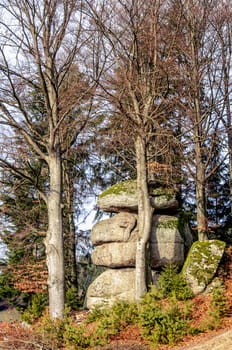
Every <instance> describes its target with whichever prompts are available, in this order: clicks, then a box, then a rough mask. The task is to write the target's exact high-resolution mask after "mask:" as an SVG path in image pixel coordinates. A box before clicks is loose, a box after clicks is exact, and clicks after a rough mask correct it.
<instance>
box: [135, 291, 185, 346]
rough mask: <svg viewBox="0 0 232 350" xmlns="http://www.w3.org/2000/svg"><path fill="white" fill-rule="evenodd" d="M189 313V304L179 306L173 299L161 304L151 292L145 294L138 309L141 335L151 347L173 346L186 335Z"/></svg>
mask: <svg viewBox="0 0 232 350" xmlns="http://www.w3.org/2000/svg"><path fill="white" fill-rule="evenodd" d="M150 294H152V295H151V296H150V297H149V295H150ZM190 311H191V308H190V307H189V304H188V307H187V305H186V304H184V305H183V306H179V305H178V303H177V302H176V300H175V299H167V300H165V302H161V301H160V300H158V299H157V298H154V295H153V292H152V293H147V295H146V296H145V297H144V299H143V302H142V303H141V305H140V308H139V325H140V326H141V329H142V335H143V336H144V337H145V338H146V339H148V340H149V341H150V342H151V343H152V344H153V345H157V344H158V343H162V344H175V343H176V342H178V341H180V340H181V339H182V338H183V336H184V335H185V334H187V333H188V329H189V324H190V323H189V316H190Z"/></svg>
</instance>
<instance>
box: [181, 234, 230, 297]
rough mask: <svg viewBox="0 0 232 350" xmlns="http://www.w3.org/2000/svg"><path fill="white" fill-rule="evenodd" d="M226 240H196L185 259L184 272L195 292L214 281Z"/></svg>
mask: <svg viewBox="0 0 232 350" xmlns="http://www.w3.org/2000/svg"><path fill="white" fill-rule="evenodd" d="M225 246H226V244H225V242H222V241H219V240H210V241H205V242H199V241H198V242H194V243H193V245H192V247H191V249H190V250H189V253H188V256H187V258H186V260H185V263H184V266H183V269H182V274H183V276H184V277H185V279H186V281H187V283H188V285H189V286H190V287H191V289H192V291H193V294H194V295H197V294H199V293H201V292H203V291H204V290H205V289H206V287H207V286H208V284H209V283H210V282H211V281H212V279H213V277H214V275H215V273H216V271H217V269H218V265H219V263H220V261H221V258H222V256H223V254H224V250H225Z"/></svg>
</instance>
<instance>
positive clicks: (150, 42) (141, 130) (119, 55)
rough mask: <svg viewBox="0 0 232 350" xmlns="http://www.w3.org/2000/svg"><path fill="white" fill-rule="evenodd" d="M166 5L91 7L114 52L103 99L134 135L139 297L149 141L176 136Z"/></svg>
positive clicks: (147, 220)
mask: <svg viewBox="0 0 232 350" xmlns="http://www.w3.org/2000/svg"><path fill="white" fill-rule="evenodd" d="M167 8H168V3H167V2H166V1H155V0H154V1H153V0H151V1H140V0H138V1H129V2H128V1H127V2H124V1H120V2H110V3H109V2H107V1H106V2H104V6H102V8H101V9H100V11H99V12H98V8H96V9H94V8H92V11H93V13H94V15H95V19H96V24H97V26H98V31H101V32H102V33H103V34H104V36H105V40H106V41H105V47H106V48H109V51H110V54H109V57H110V63H111V69H109V71H108V73H109V74H108V75H106V76H105V80H104V83H102V87H103V91H104V92H105V93H104V99H107V100H108V101H109V104H110V106H112V118H114V119H115V120H117V122H118V123H121V125H122V128H123V130H124V133H123V135H126V134H127V138H126V139H127V140H128V135H129V140H130V141H131V142H130V141H129V142H130V144H133V147H134V157H135V163H136V170H137V171H136V173H137V193H138V227H139V241H138V244H137V251H136V298H137V299H139V298H140V297H141V295H142V294H143V293H144V292H145V291H146V288H147V275H146V273H147V271H146V266H147V264H146V259H147V257H146V250H147V245H148V242H149V237H150V230H151V222H152V213H153V209H152V207H151V204H150V198H149V190H148V167H147V163H148V162H149V161H150V162H152V161H153V160H156V158H155V156H156V154H155V153H154V152H153V153H152V155H151V153H150V152H149V146H150V148H151V145H152V143H153V142H158V139H159V136H158V135H160V134H162V135H163V137H162V142H163V143H164V144H165V145H166V144H170V143H171V142H172V139H173V133H171V132H167V128H166V126H167V119H166V118H167V116H168V115H169V112H170V111H171V106H172V99H171V98H170V96H171V91H170V84H169V73H170V71H173V70H174V66H175V64H174V61H173V59H172V57H171V52H172V45H173V40H174V37H175V33H171V34H170V32H169V33H168V31H167V30H166V29H167V27H166V25H165V18H166V12H167ZM170 115H171V114H170ZM156 145H157V143H156ZM157 149H158V147H157ZM164 149H165V147H164ZM153 150H154V148H153ZM164 153H165V152H164ZM159 156H160V158H161V156H162V154H161V152H160V150H159ZM163 157H165V156H164V154H163Z"/></svg>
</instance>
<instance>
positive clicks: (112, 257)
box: [92, 242, 136, 268]
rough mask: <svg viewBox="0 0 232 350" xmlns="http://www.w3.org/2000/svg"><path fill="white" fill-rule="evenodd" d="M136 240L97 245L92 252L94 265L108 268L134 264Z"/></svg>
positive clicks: (132, 265)
mask: <svg viewBox="0 0 232 350" xmlns="http://www.w3.org/2000/svg"><path fill="white" fill-rule="evenodd" d="M135 251H136V242H123V243H122V242H114V243H106V244H102V245H100V246H97V247H96V248H95V249H94V250H93V253H92V261H93V263H94V264H95V265H100V266H106V267H110V268H119V267H134V266H135Z"/></svg>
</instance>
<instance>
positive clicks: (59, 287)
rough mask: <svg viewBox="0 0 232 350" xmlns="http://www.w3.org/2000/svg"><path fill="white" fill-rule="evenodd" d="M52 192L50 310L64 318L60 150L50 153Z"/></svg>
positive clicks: (48, 238) (48, 251) (47, 242)
mask: <svg viewBox="0 0 232 350" xmlns="http://www.w3.org/2000/svg"><path fill="white" fill-rule="evenodd" d="M49 171H50V193H49V195H48V199H47V205H48V232H47V236H46V239H45V247H46V258H47V267H48V276H49V277H48V294H49V312H50V317H51V318H52V319H55V318H60V319H61V318H62V317H63V312H64V300H65V297H64V248H63V220H62V203H61V191H62V180H61V178H62V177H61V156H60V153H59V151H56V152H55V151H54V152H51V153H50V155H49Z"/></svg>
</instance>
